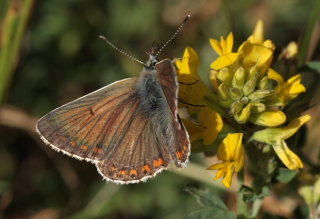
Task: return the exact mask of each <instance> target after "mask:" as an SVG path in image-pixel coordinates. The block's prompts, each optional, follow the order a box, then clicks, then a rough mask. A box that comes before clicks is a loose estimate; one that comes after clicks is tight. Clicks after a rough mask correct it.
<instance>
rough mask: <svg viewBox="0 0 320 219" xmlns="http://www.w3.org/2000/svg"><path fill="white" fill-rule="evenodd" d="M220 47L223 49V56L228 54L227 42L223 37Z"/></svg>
mask: <svg viewBox="0 0 320 219" xmlns="http://www.w3.org/2000/svg"><path fill="white" fill-rule="evenodd" d="M220 45H221V48H222V53H223V54H227V42H226V40H225V39H224V37H223V36H221V38H220Z"/></svg>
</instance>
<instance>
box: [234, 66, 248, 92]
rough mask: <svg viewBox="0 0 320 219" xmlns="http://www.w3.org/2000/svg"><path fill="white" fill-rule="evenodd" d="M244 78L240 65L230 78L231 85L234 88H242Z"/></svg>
mask: <svg viewBox="0 0 320 219" xmlns="http://www.w3.org/2000/svg"><path fill="white" fill-rule="evenodd" d="M245 80H246V74H245V71H244V69H243V68H242V67H240V68H238V69H237V71H236V72H235V74H234V76H233V78H232V86H233V87H235V88H239V89H241V88H243V85H244V83H245Z"/></svg>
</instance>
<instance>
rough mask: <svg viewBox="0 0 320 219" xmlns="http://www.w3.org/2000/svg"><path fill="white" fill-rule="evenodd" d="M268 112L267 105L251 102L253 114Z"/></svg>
mask: <svg viewBox="0 0 320 219" xmlns="http://www.w3.org/2000/svg"><path fill="white" fill-rule="evenodd" d="M265 110H266V105H264V104H263V103H260V102H251V112H252V113H254V114H255V113H262V112H264V111H265Z"/></svg>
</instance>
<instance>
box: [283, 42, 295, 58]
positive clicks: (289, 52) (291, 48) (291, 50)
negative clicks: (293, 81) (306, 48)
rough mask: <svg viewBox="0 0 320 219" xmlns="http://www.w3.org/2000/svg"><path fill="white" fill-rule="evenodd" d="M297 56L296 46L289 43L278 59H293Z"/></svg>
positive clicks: (293, 43)
mask: <svg viewBox="0 0 320 219" xmlns="http://www.w3.org/2000/svg"><path fill="white" fill-rule="evenodd" d="M297 55H298V45H297V43H296V42H294V41H291V42H290V43H289V44H288V45H287V47H286V48H285V49H283V50H282V52H281V54H280V56H279V59H281V58H283V57H284V58H285V59H295V58H296V57H297Z"/></svg>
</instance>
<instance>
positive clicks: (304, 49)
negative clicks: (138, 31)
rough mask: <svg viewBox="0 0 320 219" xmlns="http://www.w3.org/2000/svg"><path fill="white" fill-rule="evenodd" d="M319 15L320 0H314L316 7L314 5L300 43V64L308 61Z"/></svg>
mask: <svg viewBox="0 0 320 219" xmlns="http://www.w3.org/2000/svg"><path fill="white" fill-rule="evenodd" d="M319 15H320V1H319V0H314V7H312V11H311V14H310V17H309V21H308V23H307V27H306V29H305V32H304V35H303V37H302V40H301V43H300V52H299V57H298V64H299V66H301V65H303V64H304V63H305V62H306V61H307V56H308V51H309V48H310V42H311V37H312V34H313V31H314V29H315V26H316V24H317V22H318V20H319Z"/></svg>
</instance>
